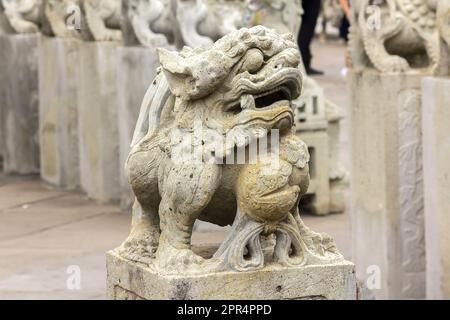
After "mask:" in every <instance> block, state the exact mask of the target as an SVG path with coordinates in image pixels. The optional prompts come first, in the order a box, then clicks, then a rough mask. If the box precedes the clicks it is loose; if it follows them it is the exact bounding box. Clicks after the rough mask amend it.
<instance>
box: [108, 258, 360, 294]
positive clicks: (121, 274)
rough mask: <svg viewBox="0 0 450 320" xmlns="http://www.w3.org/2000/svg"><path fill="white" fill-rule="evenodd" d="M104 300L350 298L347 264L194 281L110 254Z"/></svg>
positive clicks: (204, 277) (350, 270) (351, 281)
mask: <svg viewBox="0 0 450 320" xmlns="http://www.w3.org/2000/svg"><path fill="white" fill-rule="evenodd" d="M106 264H107V273H108V276H107V295H108V298H109V299H117V300H142V299H144V300H157V299H159V300H161V299H163V300H164V299H171V300H172V299H173V300H195V299H198V300H205V299H210V300H241V299H242V300H245V299H250V300H266V299H267V300H273V299H277V300H279V299H288V300H302V299H306V300H310V299H314V300H315V299H318V300H320V299H339V300H344V299H349V300H355V299H356V292H357V288H356V277H355V271H354V265H353V264H352V263H350V262H342V263H339V264H333V265H326V266H315V265H310V266H305V267H297V268H288V269H286V268H279V267H276V266H267V267H265V268H264V269H262V270H259V271H251V272H220V273H211V274H206V275H198V276H188V275H186V276H163V275H160V274H158V273H157V272H155V271H154V270H153V269H152V268H151V267H148V266H144V265H142V264H137V263H134V262H131V261H129V260H126V259H124V258H122V257H120V256H119V255H117V253H116V252H115V251H110V252H108V253H107V256H106Z"/></svg>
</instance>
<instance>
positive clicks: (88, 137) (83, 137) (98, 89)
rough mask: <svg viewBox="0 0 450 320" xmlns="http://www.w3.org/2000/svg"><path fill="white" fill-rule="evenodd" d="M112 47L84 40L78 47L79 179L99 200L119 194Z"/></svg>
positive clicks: (113, 51)
mask: <svg viewBox="0 0 450 320" xmlns="http://www.w3.org/2000/svg"><path fill="white" fill-rule="evenodd" d="M116 50H117V44H115V43H109V42H85V43H83V44H82V45H81V47H80V70H79V72H80V74H79V77H78V132H79V152H80V183H81V188H82V189H83V191H85V192H86V193H87V195H88V196H89V197H90V198H92V199H95V200H99V201H111V200H118V199H119V197H120V175H119V133H118V131H119V130H118V125H117V59H116Z"/></svg>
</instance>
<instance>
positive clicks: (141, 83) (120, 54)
mask: <svg viewBox="0 0 450 320" xmlns="http://www.w3.org/2000/svg"><path fill="white" fill-rule="evenodd" d="M158 66H159V60H158V55H157V52H156V48H154V49H153V48H152V49H150V48H144V47H120V48H118V49H117V68H118V78H117V99H118V104H117V107H118V121H119V141H120V148H119V149H120V186H121V195H120V205H121V208H122V210H123V211H131V207H132V205H133V202H134V194H133V192H132V191H131V187H130V184H129V183H128V179H127V178H126V176H125V173H124V167H125V162H126V160H127V157H128V154H129V153H130V144H131V140H132V138H133V133H134V128H135V127H136V122H137V119H138V116H139V111H140V108H141V103H142V100H143V99H144V95H145V93H146V91H147V89H148V87H149V86H150V84H151V83H152V81H153V79H154V78H155V76H156V69H157V67H158Z"/></svg>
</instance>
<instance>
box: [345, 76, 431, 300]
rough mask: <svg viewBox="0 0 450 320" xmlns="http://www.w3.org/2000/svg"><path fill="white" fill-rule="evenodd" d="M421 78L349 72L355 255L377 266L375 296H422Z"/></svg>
mask: <svg viewBox="0 0 450 320" xmlns="http://www.w3.org/2000/svg"><path fill="white" fill-rule="evenodd" d="M422 77H423V74H422V73H419V72H409V73H401V74H398V73H392V74H380V73H379V72H377V71H375V70H365V71H363V72H356V71H352V72H351V74H350V88H351V92H352V96H351V112H350V113H351V145H352V146H351V149H352V151H351V157H352V170H351V173H352V179H351V204H350V208H351V213H352V220H353V225H352V233H353V243H354V251H353V259H354V260H355V264H356V266H357V273H358V276H359V277H360V278H361V279H364V278H366V277H367V276H368V274H367V273H366V270H367V268H368V267H369V266H372V265H375V266H378V267H379V268H380V270H381V274H380V276H381V288H380V289H379V290H374V292H375V294H376V295H377V297H379V298H424V297H425V241H424V240H425V239H424V212H423V206H424V201H423V173H422V124H421V114H422V110H421V78H422ZM374 97H376V99H375V98H374Z"/></svg>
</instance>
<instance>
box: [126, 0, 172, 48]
mask: <svg viewBox="0 0 450 320" xmlns="http://www.w3.org/2000/svg"><path fill="white" fill-rule="evenodd" d="M171 9H172V6H171V3H170V0H129V1H122V32H123V40H124V44H125V45H126V46H136V45H138V46H139V45H142V46H144V47H148V48H156V47H161V46H163V47H164V46H167V44H168V42H173V41H174V38H175V34H174V33H175V30H174V29H175V27H176V26H175V25H174V23H173V22H174V21H173V15H172V11H171Z"/></svg>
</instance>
